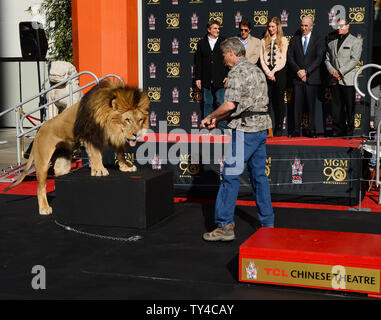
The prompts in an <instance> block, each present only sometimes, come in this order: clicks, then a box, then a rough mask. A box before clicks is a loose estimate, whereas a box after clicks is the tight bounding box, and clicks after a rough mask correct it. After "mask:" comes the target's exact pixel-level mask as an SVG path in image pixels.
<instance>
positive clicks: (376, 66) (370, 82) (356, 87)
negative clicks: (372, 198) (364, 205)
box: [354, 63, 381, 204]
mask: <svg viewBox="0 0 381 320" xmlns="http://www.w3.org/2000/svg"><path fill="white" fill-rule="evenodd" d="M367 68H376V69H381V65H378V64H374V63H369V64H366V65H364V66H362V67H361V68H360V69H358V70H357V72H356V74H355V77H354V86H355V89H356V91H357V93H358V94H359V95H361V96H362V97H365V93H363V92H362V91H361V90H360V89H359V87H358V82H357V79H358V77H359V75H360V73H361V72H363V71H364V70H365V69H367ZM378 75H381V71H377V72H376V73H374V74H373V75H372V76H371V77H370V78H369V80H368V83H367V90H368V93H369V95H370V96H371V97H372V98H373V99H374V100H376V101H378V100H379V99H380V97H376V96H375V95H374V94H373V92H372V87H371V84H372V81H373V79H374V78H375V77H377V76H378ZM380 128H381V121H379V122H378V124H377V130H376V183H377V184H378V185H381V180H380ZM378 204H381V192H380V191H379V195H378Z"/></svg>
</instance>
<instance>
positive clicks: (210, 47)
mask: <svg viewBox="0 0 381 320" xmlns="http://www.w3.org/2000/svg"><path fill="white" fill-rule="evenodd" d="M207 30H208V33H207V34H206V35H205V37H204V38H202V39H201V40H200V41H199V42H198V43H197V51H196V54H195V76H196V86H197V88H198V89H199V90H202V93H203V99H204V110H203V113H204V114H203V118H205V117H207V116H208V115H209V114H211V113H212V112H213V111H214V110H215V109H216V108H218V107H219V106H220V105H221V104H222V103H223V102H224V95H225V87H226V80H227V74H228V72H229V68H228V67H227V66H225V64H224V59H223V56H222V52H221V49H220V44H221V42H222V41H223V40H225V39H224V38H223V37H220V23H219V21H217V20H213V19H212V20H210V21H209V22H208V24H207ZM219 128H220V129H224V128H226V121H223V122H221V123H220V124H219Z"/></svg>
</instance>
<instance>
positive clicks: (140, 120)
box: [121, 109, 148, 147]
mask: <svg viewBox="0 0 381 320" xmlns="http://www.w3.org/2000/svg"><path fill="white" fill-rule="evenodd" d="M121 124H122V125H121V131H122V134H123V136H124V138H125V141H127V142H128V144H129V145H130V146H131V147H134V146H135V145H136V141H137V140H139V138H140V137H141V136H142V135H144V133H145V131H146V129H147V128H148V114H145V113H143V112H141V110H139V109H135V110H129V111H127V112H125V113H123V114H122V116H121Z"/></svg>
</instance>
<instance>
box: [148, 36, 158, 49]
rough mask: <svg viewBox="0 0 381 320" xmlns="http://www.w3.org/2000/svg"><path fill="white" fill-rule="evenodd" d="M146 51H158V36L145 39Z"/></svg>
mask: <svg viewBox="0 0 381 320" xmlns="http://www.w3.org/2000/svg"><path fill="white" fill-rule="evenodd" d="M147 48H148V53H160V38H148V39H147Z"/></svg>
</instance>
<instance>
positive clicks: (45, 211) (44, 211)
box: [39, 206, 53, 216]
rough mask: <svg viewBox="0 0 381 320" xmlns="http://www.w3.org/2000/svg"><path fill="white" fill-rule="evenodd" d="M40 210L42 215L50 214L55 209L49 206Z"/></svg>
mask: <svg viewBox="0 0 381 320" xmlns="http://www.w3.org/2000/svg"><path fill="white" fill-rule="evenodd" d="M39 212H40V215H42V216H48V215H49V214H52V213H53V209H52V207H49V206H48V207H44V208H40V210H39Z"/></svg>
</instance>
